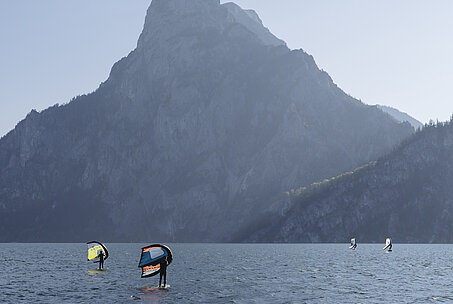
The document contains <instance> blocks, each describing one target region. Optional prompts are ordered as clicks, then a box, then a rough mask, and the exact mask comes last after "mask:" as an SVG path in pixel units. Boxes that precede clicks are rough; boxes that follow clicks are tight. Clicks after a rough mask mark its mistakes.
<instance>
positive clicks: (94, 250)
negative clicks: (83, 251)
mask: <svg viewBox="0 0 453 304" xmlns="http://www.w3.org/2000/svg"><path fill="white" fill-rule="evenodd" d="M87 245H88V261H93V262H94V263H98V262H99V253H101V252H103V253H104V260H107V258H108V257H109V251H108V250H107V247H105V246H104V244H102V243H100V242H98V241H91V242H88V243H87Z"/></svg>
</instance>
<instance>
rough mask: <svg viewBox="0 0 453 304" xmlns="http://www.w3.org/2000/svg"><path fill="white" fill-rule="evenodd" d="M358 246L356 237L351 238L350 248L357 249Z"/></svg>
mask: <svg viewBox="0 0 453 304" xmlns="http://www.w3.org/2000/svg"><path fill="white" fill-rule="evenodd" d="M356 248H357V242H356V239H355V238H352V239H351V246H349V249H356Z"/></svg>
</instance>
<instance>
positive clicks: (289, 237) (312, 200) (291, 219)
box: [247, 120, 453, 243]
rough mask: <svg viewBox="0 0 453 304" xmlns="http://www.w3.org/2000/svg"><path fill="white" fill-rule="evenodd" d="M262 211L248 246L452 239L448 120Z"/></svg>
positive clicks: (452, 161) (452, 158) (452, 156)
mask: <svg viewBox="0 0 453 304" xmlns="http://www.w3.org/2000/svg"><path fill="white" fill-rule="evenodd" d="M276 208H277V209H278V210H283V211H282V212H281V213H278V212H276V210H275V209H276ZM266 214H267V216H266V217H263V218H261V219H260V220H261V222H260V226H259V227H258V226H256V227H254V231H253V233H251V236H250V237H249V238H248V239H247V240H248V241H267V242H272V241H278V242H344V243H347V242H348V241H349V239H350V238H351V237H356V238H357V239H358V240H359V242H382V243H384V242H385V238H386V237H389V236H390V237H392V239H393V241H394V242H395V243H396V242H406V243H433V242H437V243H451V242H453V226H452V218H453V120H452V121H450V122H448V123H441V124H437V125H434V124H432V125H429V126H427V127H425V128H423V129H422V130H421V131H418V132H417V133H416V134H415V135H413V136H411V137H410V138H408V139H406V140H405V141H404V142H403V143H402V144H401V145H399V146H398V147H397V148H395V149H394V151H392V152H391V153H389V154H387V155H386V156H384V157H382V158H380V159H379V160H378V161H376V162H371V163H370V164H367V165H365V166H363V167H361V168H358V169H356V170H355V171H354V172H349V173H345V174H342V175H341V176H338V177H336V178H332V179H329V180H325V181H323V182H321V183H315V184H312V185H311V186H308V187H303V188H301V189H298V190H295V191H294V190H293V191H292V192H291V193H287V194H286V195H284V196H282V197H280V200H276V202H275V203H274V205H273V207H272V208H269V209H268V210H267V211H266Z"/></svg>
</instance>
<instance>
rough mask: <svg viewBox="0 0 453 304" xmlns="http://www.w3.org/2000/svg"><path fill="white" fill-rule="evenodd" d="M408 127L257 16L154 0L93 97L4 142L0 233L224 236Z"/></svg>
mask: <svg viewBox="0 0 453 304" xmlns="http://www.w3.org/2000/svg"><path fill="white" fill-rule="evenodd" d="M411 133H413V128H412V127H411V126H410V125H409V124H408V123H398V122H396V121H395V120H394V119H392V118H391V117H389V116H388V115H387V114H384V113H383V112H382V111H380V110H378V109H376V108H375V107H371V106H367V105H365V104H363V103H361V102H360V101H358V100H356V99H354V98H352V97H350V96H349V95H347V94H345V93H344V92H343V91H342V90H341V89H339V88H338V87H337V86H336V85H335V84H334V83H333V81H332V79H331V78H330V77H329V75H328V74H327V73H326V72H324V71H321V70H319V68H318V67H317V66H316V63H315V61H314V60H313V57H312V56H310V55H308V54H307V53H305V52H304V51H302V50H290V49H288V48H287V46H286V45H285V44H284V43H283V42H282V41H281V40H279V39H278V38H276V37H275V36H273V35H272V34H271V33H270V32H269V31H268V30H267V29H266V28H265V27H264V26H263V25H262V23H261V21H260V19H259V17H257V14H256V13H254V12H252V11H243V10H241V9H240V8H239V7H238V6H236V5H234V4H225V5H220V3H219V1H218V0H154V1H152V3H151V5H150V7H149V9H148V12H147V16H146V20H145V24H144V28H143V32H142V33H141V35H140V37H139V39H138V43H137V47H136V49H135V50H133V51H132V52H131V53H130V54H129V55H128V56H127V57H125V58H122V59H121V60H120V61H118V62H117V63H115V64H114V65H113V67H112V70H111V72H110V75H109V77H108V79H107V80H106V81H105V82H104V83H102V84H101V85H100V87H99V88H98V89H97V90H96V91H95V92H93V93H91V94H88V95H83V96H78V97H76V98H74V99H73V100H72V101H71V102H69V103H68V104H65V105H61V106H60V105H56V106H53V107H51V108H49V109H47V110H45V111H42V112H40V113H38V112H36V111H32V112H30V113H29V115H28V116H27V117H26V118H25V119H24V120H23V121H21V122H20V123H19V124H18V125H17V126H16V128H15V129H14V130H12V131H11V132H9V133H8V134H7V135H6V136H4V137H3V138H2V139H1V140H0V241H85V240H91V239H102V240H105V241H150V240H154V241H158V240H163V241H232V240H237V239H241V238H242V237H243V236H242V235H241V233H243V228H244V227H246V226H248V225H249V224H250V221H252V220H253V219H254V218H256V217H257V216H258V215H259V214H261V211H262V210H265V209H266V206H268V204H270V203H272V202H273V197H275V196H278V195H279V193H282V192H283V191H286V190H287V189H290V188H294V187H296V186H299V185H307V184H310V183H312V182H314V181H317V180H320V179H323V178H325V177H329V176H334V175H337V174H340V173H341V172H344V171H347V170H352V169H353V168H355V167H357V166H360V165H363V164H365V163H367V162H369V161H370V160H373V159H376V158H378V157H379V156H380V155H383V154H384V153H386V152H388V151H390V150H391V149H392V147H393V146H394V145H395V144H396V143H398V142H400V141H401V140H402V139H403V138H405V137H407V136H408V135H410V134H411Z"/></svg>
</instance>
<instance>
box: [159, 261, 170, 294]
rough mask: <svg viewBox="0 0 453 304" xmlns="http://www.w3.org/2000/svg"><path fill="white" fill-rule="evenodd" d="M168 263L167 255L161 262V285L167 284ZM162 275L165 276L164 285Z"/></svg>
mask: <svg viewBox="0 0 453 304" xmlns="http://www.w3.org/2000/svg"><path fill="white" fill-rule="evenodd" d="M167 265H168V262H167V257H164V258H163V259H162V261H161V262H160V278H159V287H165V286H166V285H167ZM162 277H164V285H162Z"/></svg>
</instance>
